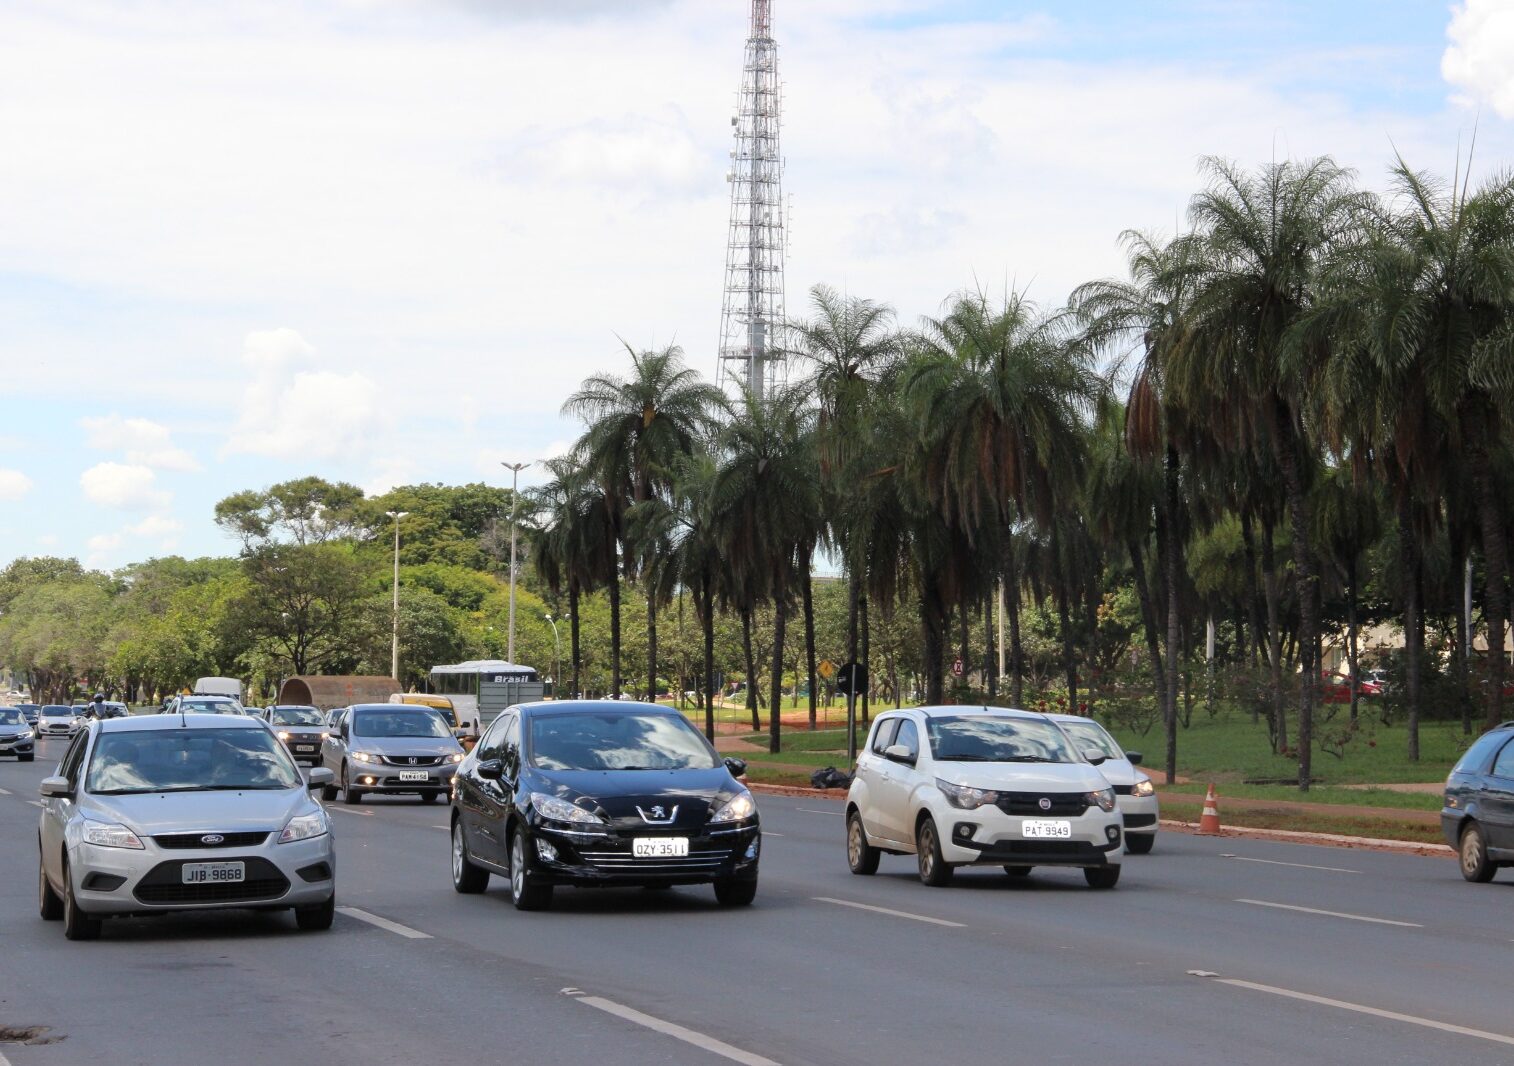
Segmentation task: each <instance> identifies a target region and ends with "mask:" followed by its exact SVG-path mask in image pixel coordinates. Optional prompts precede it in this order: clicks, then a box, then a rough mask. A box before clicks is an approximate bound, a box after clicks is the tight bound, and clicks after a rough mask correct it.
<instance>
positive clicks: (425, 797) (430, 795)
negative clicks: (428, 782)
mask: <svg viewBox="0 0 1514 1066" xmlns="http://www.w3.org/2000/svg"><path fill="white" fill-rule="evenodd" d="M441 798H442V794H441V793H440V792H438V791H435V790H433V791H431V792H422V793H421V802H422V803H435V802H436V801H437V800H439V799H441Z"/></svg>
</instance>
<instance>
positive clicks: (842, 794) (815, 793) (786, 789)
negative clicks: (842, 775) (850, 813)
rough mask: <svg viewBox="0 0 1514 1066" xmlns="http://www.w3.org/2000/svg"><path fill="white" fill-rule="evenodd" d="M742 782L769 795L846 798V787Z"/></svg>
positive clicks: (755, 790)
mask: <svg viewBox="0 0 1514 1066" xmlns="http://www.w3.org/2000/svg"><path fill="white" fill-rule="evenodd" d="M741 783H742V784H744V785H746V787H747V788H748V790H750V791H752V792H756V793H759V794H761V795H767V796H806V797H808V798H810V799H830V800H844V799H846V793H847V790H846V789H844V788H806V787H805V786H803V785H768V784H764V783H762V782H761V781H748V780H746V779H745V778H742V780H741Z"/></svg>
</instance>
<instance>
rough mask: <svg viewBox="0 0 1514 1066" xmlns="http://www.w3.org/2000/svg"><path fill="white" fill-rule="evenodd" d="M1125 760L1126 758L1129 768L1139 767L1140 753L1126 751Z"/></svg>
mask: <svg viewBox="0 0 1514 1066" xmlns="http://www.w3.org/2000/svg"><path fill="white" fill-rule="evenodd" d="M1125 758H1127V759H1129V760H1130V765H1131V766H1140V765H1141V753H1140V752H1138V751H1127V752H1126V753H1125Z"/></svg>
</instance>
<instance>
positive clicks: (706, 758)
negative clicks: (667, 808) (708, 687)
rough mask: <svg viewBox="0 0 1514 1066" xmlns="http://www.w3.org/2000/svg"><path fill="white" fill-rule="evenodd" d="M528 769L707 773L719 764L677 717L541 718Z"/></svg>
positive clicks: (535, 723)
mask: <svg viewBox="0 0 1514 1066" xmlns="http://www.w3.org/2000/svg"><path fill="white" fill-rule="evenodd" d="M530 722H531V764H532V765H533V766H537V767H540V768H541V769H543V770H710V769H713V768H714V767H716V766H718V765H720V760H719V759H718V758H716V756H715V753H714V752H712V751H711V750H710V746H709V744H707V743H706V742H705V739H704V737H702V736H700V735H699V732H698V731H697V730H696V729H694V727H693V726H691V725H689V723H688V721H687V720H685V719H684V717H683V715H681V714H635V713H629V714H628V713H619V714H616V713H611V714H541V715H535V716H533V717H532V718H531V719H530Z"/></svg>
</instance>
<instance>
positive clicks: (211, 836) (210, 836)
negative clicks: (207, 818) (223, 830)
mask: <svg viewBox="0 0 1514 1066" xmlns="http://www.w3.org/2000/svg"><path fill="white" fill-rule="evenodd" d="M225 841H226V838H225V837H223V836H222V835H221V834H220V833H206V834H205V835H204V836H202V837H201V838H200V843H201V844H223V843H225Z"/></svg>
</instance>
